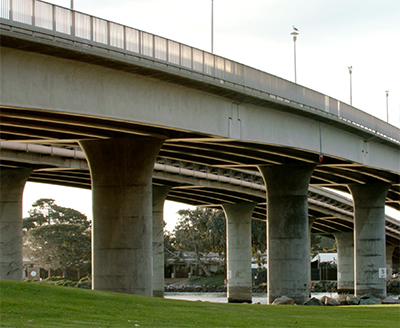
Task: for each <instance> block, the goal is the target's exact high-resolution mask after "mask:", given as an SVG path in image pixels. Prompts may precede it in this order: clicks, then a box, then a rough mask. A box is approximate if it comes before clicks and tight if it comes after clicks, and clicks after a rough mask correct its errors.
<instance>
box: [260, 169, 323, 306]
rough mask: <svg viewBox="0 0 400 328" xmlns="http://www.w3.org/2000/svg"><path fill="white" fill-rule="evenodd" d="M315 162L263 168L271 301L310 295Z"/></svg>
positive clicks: (299, 301) (298, 299)
mask: <svg viewBox="0 0 400 328" xmlns="http://www.w3.org/2000/svg"><path fill="white" fill-rule="evenodd" d="M314 167H315V166H314V165H282V166H265V167H259V170H260V171H261V173H262V175H263V178H264V181H265V184H266V188H267V259H268V273H267V277H268V303H269V304H271V303H272V302H273V301H274V300H275V299H276V298H278V297H281V296H283V295H285V296H287V297H290V298H292V299H293V300H294V301H295V303H296V304H303V303H304V302H305V301H307V300H308V298H309V290H310V284H311V281H310V271H311V269H310V244H309V231H308V229H309V220H308V186H309V182H310V178H311V174H312V173H313V171H314Z"/></svg>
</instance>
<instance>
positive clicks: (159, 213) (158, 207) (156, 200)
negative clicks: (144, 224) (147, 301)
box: [153, 185, 171, 297]
mask: <svg viewBox="0 0 400 328" xmlns="http://www.w3.org/2000/svg"><path fill="white" fill-rule="evenodd" d="M170 189H171V187H170V186H154V185H153V296H155V297H164V202H165V199H166V198H167V195H168V192H169V190H170Z"/></svg>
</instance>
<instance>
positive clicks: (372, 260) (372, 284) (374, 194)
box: [349, 184, 390, 298]
mask: <svg viewBox="0 0 400 328" xmlns="http://www.w3.org/2000/svg"><path fill="white" fill-rule="evenodd" d="M389 187H390V185H389V184H365V185H351V186H349V189H350V191H351V194H352V196H353V202H354V248H355V251H354V257H355V259H354V260H355V264H354V272H355V276H354V280H355V294H356V296H362V295H364V294H371V295H372V296H374V297H379V298H385V297H386V279H383V278H379V269H382V268H386V264H385V261H386V255H385V199H386V195H387V193H388V190H389Z"/></svg>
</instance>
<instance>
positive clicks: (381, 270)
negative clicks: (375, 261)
mask: <svg viewBox="0 0 400 328" xmlns="http://www.w3.org/2000/svg"><path fill="white" fill-rule="evenodd" d="M379 278H384V279H386V268H379Z"/></svg>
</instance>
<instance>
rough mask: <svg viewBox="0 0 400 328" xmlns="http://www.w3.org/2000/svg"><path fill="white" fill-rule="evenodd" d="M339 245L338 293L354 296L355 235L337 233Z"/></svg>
mask: <svg viewBox="0 0 400 328" xmlns="http://www.w3.org/2000/svg"><path fill="white" fill-rule="evenodd" d="M334 235H335V238H336V243H337V254H338V265H337V286H338V293H348V294H354V233H353V231H352V232H338V233H335V234H334Z"/></svg>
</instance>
